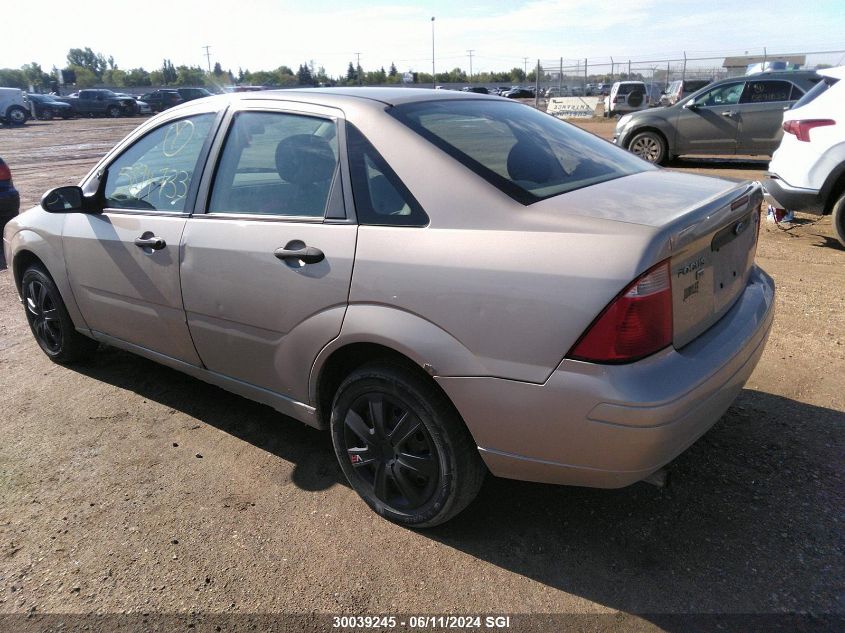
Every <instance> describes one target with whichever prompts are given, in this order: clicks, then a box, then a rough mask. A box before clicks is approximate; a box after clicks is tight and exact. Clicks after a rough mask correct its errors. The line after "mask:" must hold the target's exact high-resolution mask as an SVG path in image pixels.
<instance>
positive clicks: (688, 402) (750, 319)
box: [437, 267, 774, 488]
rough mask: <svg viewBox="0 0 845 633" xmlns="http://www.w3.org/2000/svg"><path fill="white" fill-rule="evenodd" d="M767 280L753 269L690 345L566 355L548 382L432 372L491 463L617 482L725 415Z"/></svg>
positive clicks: (769, 309)
mask: <svg viewBox="0 0 845 633" xmlns="http://www.w3.org/2000/svg"><path fill="white" fill-rule="evenodd" d="M773 318H774V282H773V281H772V279H771V278H770V277H769V276H768V275H766V273H764V272H763V271H762V270H760V269H759V268H756V267H755V269H754V270H753V271H752V274H751V276H750V278H749V283H748V286H747V287H746V289H745V291H744V292H743V294H742V295H741V296H740V298H739V299H738V301H737V303H736V304H735V305H734V306H733V307H732V308H731V310H730V311H729V312H728V313H727V314H726V315H725V316H724V317H722V319H721V320H720V321H719V322H718V323H716V324H715V325H714V326H713V327H712V328H710V329H709V330H708V331H707V332H705V333H704V334H702V335H701V336H700V337H698V338H697V339H696V340H694V341H693V342H692V343H690V344H688V345H686V346H685V347H683V348H681V349H679V350H675V349H674V348H668V349H667V350H664V351H662V352H659V353H657V354H655V355H653V356H650V357H648V358H646V359H643V360H641V361H638V362H636V363H632V364H628V365H598V364H593V363H584V362H579V361H573V360H564V361H563V362H562V363H561V364H560V366H559V367H558V368H557V369H556V370H555V371H554V372H553V373H552V375H551V376H550V377H549V379H548V380H547V381H546V383H545V384H542V385H539V384H531V383H525V382H518V381H512V380H504V379H500V378H449V377H439V378H437V381H438V383H439V384H440V385H441V386H442V387H443V389H444V390H445V391H446V393H447V394H448V395H449V397H450V398H451V399H452V402H453V403H454V404H455V406H456V407H457V409H458V411H459V412H460V413H461V415H462V416H463V418H464V420H465V422H466V424H467V426H468V428H469V430H470V432H471V433H472V434H473V437H474V438H475V441H476V443H477V444H478V446H479V450H480V453H481V456H482V457H483V459H484V461H485V463H486V464H487V466H488V468H489V469H490V471H491V472H492V473H493V474H494V475H497V476H500V477H507V478H512V479H523V480H528V481H538V482H546V483H556V484H568V485H579V486H591V487H599V488H619V487H622V486H627V485H629V484H632V483H634V482H636V481H639V480H641V479H643V478H645V477H647V476H648V475H650V474H651V473H653V472H654V471H656V470H657V469H659V468H660V467H662V466H664V465H665V464H666V463H668V462H669V461H671V460H672V459H674V458H675V457H676V456H677V455H679V454H680V453H681V452H683V451H684V450H685V449H686V448H687V447H689V446H690V445H691V444H692V443H693V442H695V441H696V440H697V439H698V438H699V437H700V436H701V435H703V434H704V433H705V432H706V431H707V430H708V429H710V427H711V426H713V424H714V423H715V422H716V421H717V420H718V419H719V418H720V417H721V416H722V415H723V414H724V413H725V411H726V410H727V409H728V407H729V406H730V404H731V403H732V402H733V401H734V399H735V398H736V396H737V395H738V394H739V392H740V391H741V390H742V387H743V385H744V384H745V382H746V380H748V377H749V376H750V375H751V372H752V371H753V370H754V367H755V366H756V364H757V361H758V360H759V358H760V356H761V354H762V353H763V349H764V347H765V343H766V340H767V338H768V335H769V331H770V329H771V324H772V320H773Z"/></svg>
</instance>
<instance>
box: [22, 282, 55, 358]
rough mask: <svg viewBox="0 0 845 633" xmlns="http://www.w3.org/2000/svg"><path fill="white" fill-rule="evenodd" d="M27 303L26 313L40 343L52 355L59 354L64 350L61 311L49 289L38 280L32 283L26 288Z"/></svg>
mask: <svg viewBox="0 0 845 633" xmlns="http://www.w3.org/2000/svg"><path fill="white" fill-rule="evenodd" d="M25 301H26V313H27V316H28V317H29V322H30V323H31V324H32V330H33V331H34V332H35V336H36V337H37V338H38V342H39V343H40V344H41V346H42V347H44V349H46V350H48V351H49V352H50V353H52V354H57V353H59V352H60V351H61V349H62V328H61V323H60V322H59V310H58V307H57V306H56V303H55V301H53V298H52V297H51V296H50V293H49V292H48V291H47V287H46V286H45V285H44V284H43V283H42V282H40V281H38V280H32V281H30V282H29V283H28V284H27V286H26V297H25Z"/></svg>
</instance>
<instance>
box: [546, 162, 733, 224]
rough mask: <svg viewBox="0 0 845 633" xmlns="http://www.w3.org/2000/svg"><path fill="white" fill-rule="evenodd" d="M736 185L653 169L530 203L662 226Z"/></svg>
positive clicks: (675, 220) (726, 181) (593, 215)
mask: <svg viewBox="0 0 845 633" xmlns="http://www.w3.org/2000/svg"><path fill="white" fill-rule="evenodd" d="M738 188H742V187H740V185H738V183H736V182H733V181H730V180H723V179H721V178H712V177H709V176H696V175H694V174H684V173H680V172H676V171H668V170H665V169H652V170H648V171H644V172H640V173H638V174H633V175H630V176H624V177H622V178H616V179H614V180H609V181H607V182H603V183H600V184H597V185H592V186H589V187H584V188H583V189H576V190H575V191H570V192H568V193H564V194H561V195H559V196H555V197H553V198H548V199H546V200H543V201H541V202H536V203H534V204H532V205H531V207H532V209H534V208H536V211H538V212H543V211H548V212H549V213H560V212H564V213H568V214H574V215H580V216H585V217H590V218H597V219H602V220H613V221H616V222H625V223H628V224H640V225H645V226H651V227H658V228H661V227H666V226H669V225H673V224H676V223H678V221H679V220H682V219H683V217H684V216H686V215H688V214H689V213H690V212H691V211H693V210H695V209H698V208H701V207H702V206H704V205H707V204H708V203H709V202H712V201H713V200H715V199H717V198H719V197H722V196H725V195H727V194H729V193H731V192H733V191H736V190H737V189H738ZM737 195H739V194H737Z"/></svg>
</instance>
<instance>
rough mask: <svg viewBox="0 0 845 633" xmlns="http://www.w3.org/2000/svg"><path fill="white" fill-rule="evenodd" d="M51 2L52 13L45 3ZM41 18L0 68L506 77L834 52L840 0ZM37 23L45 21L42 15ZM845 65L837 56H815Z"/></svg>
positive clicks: (295, 5)
mask: <svg viewBox="0 0 845 633" xmlns="http://www.w3.org/2000/svg"><path fill="white" fill-rule="evenodd" d="M51 5H54V6H52V8H51ZM38 6H39V7H40V8H39V11H42V12H43V13H44V14H45V15H44V16H43V19H39V20H38V21H33V20H30V21H28V26H27V27H26V28H19V29H8V28H4V29H3V31H4V33H3V37H2V40H0V67H19V66H20V65H22V64H25V63H28V62H31V61H36V62H38V63H40V64H41V65H42V67H44V69H45V70H47V71H49V70H50V68H51V67H52V66H54V65H55V66H57V67H62V66H64V65H65V63H66V61H65V56H66V54H67V50H68V49H69V48H71V47H79V48H82V47H85V46H89V47H91V48H92V49H94V51H95V52H102V53H103V54H105V55H106V56H107V57H108V56H109V55H113V56H114V58H115V61H116V63H117V64H118V66H119V67H120V68H124V69H128V68H134V67H137V66H143V67H144V68H146V69H147V70H152V69H154V68H157V67H160V66H161V62H162V58H164V57H167V58H169V59H170V60H171V61H172V62H173V63H174V64H175V65H180V64H189V65H197V64H199V65H202V66H203V67H205V65H206V58H205V56H204V53H205V51H204V49H203V48H202V47H203V46H205V45H209V46H211V63H212V64H213V63H214V62H217V61H219V62H220V64H221V65H222V66H223V68H224V69H231V70H233V71H235V72H237V70H238V68H244V69H250V70H259V69H273V68H276V67H278V66H280V65H282V64H285V65H287V66H291V67H293V68H294V69H296V67H297V66H298V65H299V64H301V63H304V62H310V61H312V60H313V61H314V63H315V65H316V66H321V65H322V66H324V67H325V68H326V70H327V71H328V73H329V74H331V75H338V74H341V73H344V72H345V69H346V66H347V64H348V63H349V62H350V61H353V62H354V61H355V60H356V55H355V54H356V53H360V55H361V57H360V59H361V65H362V66H363V67H364V69H365V70H373V69H377V68H378V67H380V66H384V67H385V68H387V67H389V65H390V63H391V62H395V63H396V66H397V68H399V70H400V71H405V70H410V69H413V70H421V71H430V70H431V44H432V23H431V17H432V16H435V17H436V20H435V22H434V31H435V32H434V36H435V59H436V64H437V70H438V71H441V70H447V69H450V68H454V67H456V66H460V67H462V68H465V69H468V67H469V56H468V53H467V50H468V49H474V54H473V70H474V71H476V72H477V71H481V70H507V69H510V68H513V67H514V66H520V67H522V66H523V58H525V57H527V58H529V59H530V60H532V61H531V62H529V64H533V63H534V62H535V61H536V60H537V59H538V58H539V59H542V60H545V61H547V62H548V61H550V60H557V59H558V58H560V57H564V58H567V59H575V58H580V59H583V58H585V57H587V58H590V60H591V63H592V62H593V61H594V60H595V61H599V60H606V61H609V58H610V57H611V56H612V57H614V60H615V61H617V62H618V61H620V60H622V61H624V60H627V59H628V58H632V59H634V60H636V59H640V60H652V59H663V58H666V57H667V56H672V57H675V56H678V57H680V56H681V55H682V53H683V51H686V52H687V54H688V55H690V56H707V55H714V56H716V55H722V54H740V55H741V54H743V53H745V52H746V51H748V52H749V53H752V54H753V53H762V50H763V47H764V46H765V47H767V48H768V51H769V52H782V53H789V52H798V51H816V50H833V49H845V17H843V15H845V11H843V10H842V0H811V1H810V2H804V3H800V2H795V0H766V1H760V0H747V1H745V2H742V1H737V0H732V1H723V0H662V1H657V0H636V2H630V3H628V2H620V1H618V0H616V1H611V2H605V1H601V0H592V1H586V0H528V1H520V0H510V1H504V0H487V1H486V2H472V1H467V2H455V1H453V0H452V1H448V0H435V1H432V2H410V1H404V0H369V1H366V0H361V1H360V2H347V1H344V0H309V1H307V2H305V1H303V0H299V1H289V0H240V1H236V2H232V1H231V0H229V1H227V2H217V1H212V0H203V1H198V0H142V1H140V2H125V1H121V2H103V1H102V0H97V1H96V2H93V1H89V0H74V2H72V3H59V2H53V1H52V0H48V2H47V3H46V4H45V3H43V2H42V3H39V4H38ZM47 16H50V17H49V19H47ZM840 60H841V63H845V57H842V56H834V59H832V60H830V59H825V60H818V61H826V62H827V63H837V62H839V61H840Z"/></svg>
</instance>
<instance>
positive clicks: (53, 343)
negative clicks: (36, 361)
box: [21, 265, 98, 365]
mask: <svg viewBox="0 0 845 633" xmlns="http://www.w3.org/2000/svg"><path fill="white" fill-rule="evenodd" d="M21 295H22V296H23V304H24V311H25V312H26V319H27V321H28V322H29V328H30V329H31V330H32V335H33V336H34V337H35V340H36V341H37V342H38V345H39V346H40V347H41V349H42V350H43V351H44V353H45V354H47V356H48V357H49V358H50V360H52V361H53V362H56V363H60V364H63V365H64V364H67V363H74V362H77V361H80V360H84V359H86V358H88V357H90V356H91V355H92V354H93V353H94V352H95V351H96V349H97V346H98V343H97V341H94V340H93V339H90V338H88V337H87V336H83V335H82V334H80V333H79V332H77V331H76V328H75V327H74V325H73V321H71V319H70V315H68V313H67V308H65V304H64V301H62V296H61V294H60V293H59V289H58V288H56V284H54V283H53V280H52V279H51V278H50V275H48V274H47V272H46V271H45V270H44V269H43V268H41V267H40V266H37V265H36V266H31V267H29V268H27V269H26V271H25V272H24V274H23V278H22V279H21Z"/></svg>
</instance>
